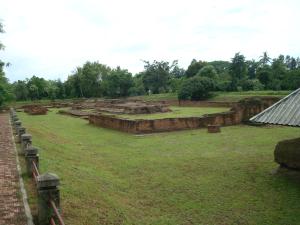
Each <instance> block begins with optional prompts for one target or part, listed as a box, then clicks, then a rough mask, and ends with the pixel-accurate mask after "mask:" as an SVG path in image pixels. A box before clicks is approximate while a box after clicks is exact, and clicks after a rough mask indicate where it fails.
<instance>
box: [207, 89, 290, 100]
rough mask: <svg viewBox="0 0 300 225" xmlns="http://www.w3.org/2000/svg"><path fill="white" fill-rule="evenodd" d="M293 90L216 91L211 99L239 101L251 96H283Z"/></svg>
mask: <svg viewBox="0 0 300 225" xmlns="http://www.w3.org/2000/svg"><path fill="white" fill-rule="evenodd" d="M290 93H291V91H240V92H214V97H212V98H211V99H209V100H210V101H239V100H241V99H243V98H249V97H254V96H261V97H270V96H273V97H279V98H282V97H284V96H286V95H288V94H290Z"/></svg>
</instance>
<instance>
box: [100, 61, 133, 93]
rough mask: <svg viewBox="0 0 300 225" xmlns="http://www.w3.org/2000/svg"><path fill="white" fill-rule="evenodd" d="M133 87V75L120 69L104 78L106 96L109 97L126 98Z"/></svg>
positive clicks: (114, 70)
mask: <svg viewBox="0 0 300 225" xmlns="http://www.w3.org/2000/svg"><path fill="white" fill-rule="evenodd" d="M132 86H133V79H132V74H131V73H129V72H128V70H123V69H121V68H120V67H117V68H116V69H113V70H112V71H111V72H110V73H109V74H108V75H106V76H105V77H103V89H104V94H105V95H106V96H109V97H114V98H115V97H126V96H129V94H130V91H129V90H130V88H131V87H132Z"/></svg>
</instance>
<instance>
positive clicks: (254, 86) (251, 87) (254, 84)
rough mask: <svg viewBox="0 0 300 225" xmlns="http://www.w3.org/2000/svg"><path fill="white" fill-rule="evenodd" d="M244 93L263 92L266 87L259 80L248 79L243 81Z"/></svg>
mask: <svg viewBox="0 0 300 225" xmlns="http://www.w3.org/2000/svg"><path fill="white" fill-rule="evenodd" d="M241 86H242V89H243V91H261V90H263V89H264V85H263V84H262V83H261V82H260V81H259V80H258V79H248V80H243V81H241Z"/></svg>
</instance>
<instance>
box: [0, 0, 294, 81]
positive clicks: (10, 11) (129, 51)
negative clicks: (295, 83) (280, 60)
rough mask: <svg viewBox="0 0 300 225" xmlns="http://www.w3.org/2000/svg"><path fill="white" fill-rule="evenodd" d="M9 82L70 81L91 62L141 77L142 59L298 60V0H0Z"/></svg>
mask: <svg viewBox="0 0 300 225" xmlns="http://www.w3.org/2000/svg"><path fill="white" fill-rule="evenodd" d="M0 5H1V8H0V15H1V19H2V21H3V23H4V25H5V30H6V33H5V34H4V35H1V41H2V42H3V43H4V44H5V45H6V50H5V52H1V53H0V54H1V55H0V57H1V58H4V60H6V61H9V62H11V63H12V66H11V67H10V68H8V70H7V75H8V77H9V78H10V80H16V79H24V78H25V77H29V76H31V75H38V76H43V77H45V78H48V79H55V78H59V77H60V78H62V79H65V78H66V77H67V75H68V74H70V73H71V71H72V70H73V69H74V68H76V66H80V65H81V64H83V63H84V62H85V61H87V60H98V61H99V62H101V63H104V64H107V65H109V66H112V67H115V66H117V65H120V66H121V67H124V68H128V69H129V71H131V72H133V73H135V72H138V71H141V70H142V69H143V63H142V61H141V59H146V60H154V59H157V60H168V61H171V60H174V59H178V60H179V63H180V65H181V66H183V67H187V66H188V64H189V63H190V61H191V60H192V59H193V58H197V59H202V60H215V59H216V60H217V59H223V60H230V58H231V57H232V56H233V55H234V53H235V52H241V53H243V54H244V55H245V56H246V57H247V58H249V59H251V58H258V56H259V55H260V54H261V53H262V52H263V51H268V52H269V53H270V54H271V56H273V57H276V56H278V55H279V54H280V53H282V54H290V55H294V56H299V55H300V46H299V45H298V40H299V38H300V31H298V29H297V28H298V27H299V23H300V16H299V15H298V12H297V10H298V9H299V6H300V3H299V1H297V0H277V1H276V0H274V1H271V0H264V1H263V0H245V1H238V0H228V1H222V0H211V1H199V0H198V1H197V0H186V1H169V0H165V1H162V0H160V1H159V0H153V1H142V0H139V1H138V0H127V1H121V0H111V1H104V0H101V1H100V0H98V1H97V0H85V1H79V0H77V1H71V0H65V1H63V0H60V1H59V0H54V1H38V0H27V1H21V0H19V1H17V0H4V1H3V0H1V3H0Z"/></svg>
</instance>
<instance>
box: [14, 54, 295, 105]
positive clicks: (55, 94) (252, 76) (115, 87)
mask: <svg viewBox="0 0 300 225" xmlns="http://www.w3.org/2000/svg"><path fill="white" fill-rule="evenodd" d="M298 87H300V60H299V58H294V57H291V56H284V55H280V56H278V57H277V58H274V59H271V58H270V57H269V56H268V54H267V53H266V52H264V53H263V54H262V56H261V57H260V59H259V60H257V61H255V60H246V58H245V56H244V55H242V54H240V53H236V54H235V55H234V57H233V58H232V59H231V61H212V62H206V61H197V60H195V59H193V60H192V62H191V63H190V65H189V66H188V68H187V69H186V70H185V69H183V68H180V67H179V66H178V62H177V61H176V60H175V61H173V62H166V61H153V62H149V61H144V70H143V71H142V72H140V73H138V74H135V75H133V74H132V73H130V72H129V71H128V70H127V69H122V68H120V67H117V68H111V67H109V66H107V65H104V64H101V63H99V62H86V63H85V64H84V65H83V66H80V67H77V68H76V70H75V71H74V72H73V73H72V74H71V75H69V76H68V78H67V80H66V81H64V82H63V81H61V80H45V79H44V78H41V77H37V76H32V77H31V78H30V79H26V80H18V81H16V82H14V83H12V84H10V89H11V91H12V94H13V95H14V96H15V98H16V99H17V100H35V99H44V98H47V99H64V98H91V97H109V98H119V97H127V96H137V95H145V94H149V93H153V94H157V93H167V92H177V93H178V97H179V98H180V99H191V100H199V99H205V98H208V97H209V91H249V90H294V89H296V88H298Z"/></svg>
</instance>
